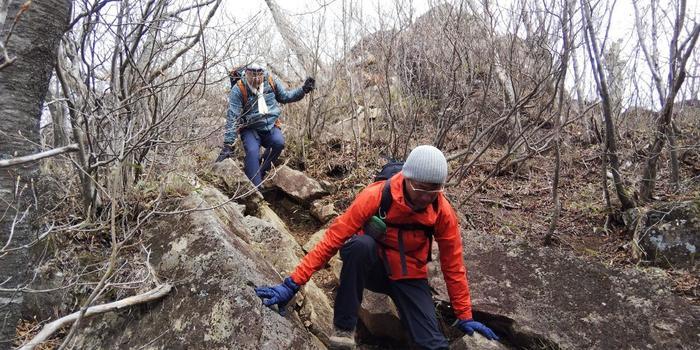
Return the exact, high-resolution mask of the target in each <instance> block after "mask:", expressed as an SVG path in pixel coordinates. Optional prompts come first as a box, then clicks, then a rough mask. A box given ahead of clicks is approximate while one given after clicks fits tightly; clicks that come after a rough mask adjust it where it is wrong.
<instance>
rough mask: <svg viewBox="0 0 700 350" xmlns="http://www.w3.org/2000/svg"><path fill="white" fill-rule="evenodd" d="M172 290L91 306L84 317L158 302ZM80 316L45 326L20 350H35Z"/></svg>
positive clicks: (162, 287) (166, 288)
mask: <svg viewBox="0 0 700 350" xmlns="http://www.w3.org/2000/svg"><path fill="white" fill-rule="evenodd" d="M171 289H172V286H171V285H170V284H162V285H160V286H157V287H156V288H154V289H151V290H149V291H148V292H146V293H143V294H139V295H134V296H132V297H128V298H125V299H122V300H117V301H115V302H112V303H107V304H102V305H96V306H91V307H89V308H88V309H87V311H86V312H85V315H84V316H85V317H89V316H94V315H98V314H102V313H105V312H109V311H114V310H119V309H123V308H125V307H128V306H132V305H138V304H143V303H147V302H149V301H153V300H158V299H160V298H162V297H163V296H165V295H166V294H168V293H169V292H170V290H171ZM78 315H80V311H76V312H74V313H72V314H70V315H68V316H64V317H61V318H59V319H58V320H55V321H53V322H51V323H49V324H47V325H45V326H44V327H43V328H42V329H41V331H40V332H39V333H38V334H37V335H36V336H35V337H34V338H32V340H30V341H29V342H28V343H26V344H24V345H22V347H21V348H19V349H18V350H33V349H34V347H36V346H37V345H39V344H41V343H43V342H44V341H46V340H47V339H48V338H49V337H50V336H51V335H52V334H54V333H55V332H56V331H57V330H59V329H61V328H63V327H65V326H66V325H68V324H69V323H71V322H74V321H75V320H77V319H78Z"/></svg>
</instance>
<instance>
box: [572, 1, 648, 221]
mask: <svg viewBox="0 0 700 350" xmlns="http://www.w3.org/2000/svg"><path fill="white" fill-rule="evenodd" d="M581 7H582V9H581V11H582V13H583V17H584V25H585V32H586V36H585V37H586V38H587V45H586V49H587V50H588V56H589V58H590V62H591V67H592V68H593V73H594V74H593V76H594V77H595V82H596V86H597V87H598V93H599V94H600V98H601V100H602V106H603V122H604V123H605V148H606V150H607V152H606V159H607V161H608V163H609V165H610V170H611V171H612V174H613V182H614V185H615V191H616V192H617V197H618V198H619V199H620V203H621V204H622V210H627V209H630V208H634V207H636V206H637V204H636V203H635V201H634V199H633V198H632V196H631V194H630V193H628V191H627V189H626V188H625V186H624V184H623V181H622V176H621V175H620V160H619V158H618V156H617V143H616V141H615V135H616V134H615V124H614V123H613V120H612V110H611V106H610V95H609V93H608V85H607V79H606V76H605V70H604V68H603V61H602V58H601V57H600V49H599V48H598V39H597V38H596V32H595V29H594V28H593V23H592V22H591V17H592V15H591V7H590V4H589V3H588V2H587V1H586V0H581Z"/></svg>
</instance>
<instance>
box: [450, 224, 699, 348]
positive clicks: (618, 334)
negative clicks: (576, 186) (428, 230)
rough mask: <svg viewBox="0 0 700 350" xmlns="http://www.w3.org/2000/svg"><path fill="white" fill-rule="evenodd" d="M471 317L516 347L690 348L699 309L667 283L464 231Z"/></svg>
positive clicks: (695, 343) (696, 342) (695, 338)
mask: <svg viewBox="0 0 700 350" xmlns="http://www.w3.org/2000/svg"><path fill="white" fill-rule="evenodd" d="M462 236H463V244H464V247H465V261H466V264H467V266H468V267H469V281H470V287H471V295H472V302H473V304H474V308H475V310H476V311H475V315H474V317H475V319H477V320H479V321H482V322H484V323H486V324H488V325H489V326H491V327H492V328H493V329H494V330H496V331H497V333H499V334H501V335H502V336H503V337H504V338H505V339H506V341H507V342H509V343H510V344H513V345H514V346H515V347H521V348H531V347H537V346H540V347H543V348H552V349H697V348H700V337H699V336H698V329H700V308H699V307H698V306H697V305H693V304H691V303H689V302H688V301H687V300H686V299H684V298H681V297H679V296H676V295H674V294H673V293H672V292H671V290H670V289H669V287H668V285H669V283H668V282H669V281H667V280H666V279H664V277H662V276H650V275H648V274H647V273H645V272H644V271H640V270H638V269H623V270H619V269H613V268H609V267H606V266H604V265H602V264H600V263H598V262H592V261H587V260H583V259H581V258H577V257H575V256H573V255H572V254H570V253H567V252H564V251H560V250H558V249H556V248H534V247H531V246H529V245H528V244H527V243H526V242H523V241H519V240H505V239H502V240H501V241H499V240H498V239H497V238H494V237H491V236H484V235H480V234H478V233H477V232H472V231H464V232H463V234H462Z"/></svg>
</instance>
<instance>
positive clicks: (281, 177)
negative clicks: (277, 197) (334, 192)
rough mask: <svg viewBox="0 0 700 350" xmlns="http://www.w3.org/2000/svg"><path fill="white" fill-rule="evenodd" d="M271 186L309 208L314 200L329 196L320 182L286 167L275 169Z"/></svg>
mask: <svg viewBox="0 0 700 350" xmlns="http://www.w3.org/2000/svg"><path fill="white" fill-rule="evenodd" d="M271 186H274V187H277V188H279V189H280V190H281V191H282V192H284V193H286V194H287V195H288V196H290V197H292V198H294V199H295V200H296V201H298V202H299V203H302V204H304V205H305V206H307V207H308V206H309V205H311V203H312V202H313V201H314V200H316V199H318V198H321V197H323V196H325V195H327V194H328V192H327V191H326V190H325V189H324V188H323V186H321V184H319V183H318V181H316V180H314V179H312V178H310V177H308V176H306V175H305V174H304V173H303V172H301V171H298V170H294V169H292V168H290V167H288V166H286V165H282V166H280V167H279V168H276V169H275V172H274V174H272V176H271Z"/></svg>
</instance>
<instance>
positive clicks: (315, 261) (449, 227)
mask: <svg viewBox="0 0 700 350" xmlns="http://www.w3.org/2000/svg"><path fill="white" fill-rule="evenodd" d="M446 178H447V161H446V159H445V156H444V155H443V154H442V152H441V151H440V150H438V149H437V148H435V147H433V146H428V145H424V146H418V147H416V148H415V149H413V150H412V151H411V153H410V154H409V156H408V159H406V162H405V163H404V165H403V168H402V171H401V172H399V173H397V174H396V175H394V176H392V177H391V178H390V179H389V180H387V181H386V182H384V181H382V182H375V183H373V184H371V185H369V186H368V187H367V188H365V189H364V190H363V191H362V192H360V194H358V196H357V197H356V198H355V201H354V202H353V203H352V205H351V206H350V208H348V210H347V211H346V212H345V213H344V214H343V215H341V216H339V217H338V218H337V219H336V220H335V221H334V222H333V223H332V224H331V225H330V227H329V228H328V230H327V231H326V234H325V236H324V237H323V239H322V240H321V241H320V242H319V243H318V244H317V245H316V246H315V247H314V249H313V250H312V251H310V252H309V253H308V254H307V255H306V256H305V257H304V258H303V259H302V261H301V262H300V263H299V265H298V266H297V267H296V269H295V270H294V272H292V274H291V276H290V277H287V278H286V279H285V280H284V282H283V283H281V284H278V285H276V286H272V287H260V288H256V293H257V295H258V296H259V297H261V298H263V302H264V303H265V305H268V306H270V305H274V304H277V305H278V308H279V310H280V313H283V312H284V308H285V306H286V304H287V303H288V302H289V301H290V300H291V299H292V297H293V296H294V294H295V293H296V292H297V291H298V290H299V288H300V286H302V285H304V284H305V283H306V282H308V280H309V279H310V278H311V275H312V274H313V273H314V272H316V271H318V270H319V269H321V268H322V267H323V266H324V265H325V264H326V263H327V262H328V260H330V258H331V257H332V256H333V255H335V254H336V252H338V250H340V256H341V258H342V260H343V267H342V270H341V273H340V286H339V288H338V291H337V295H336V299H335V305H334V319H333V323H334V328H335V329H334V334H333V336H332V337H330V341H331V345H332V346H334V347H336V348H354V346H355V341H354V330H355V326H356V324H357V313H358V310H359V307H360V304H361V302H362V292H363V290H364V289H365V288H367V289H369V290H372V291H374V292H378V293H384V294H387V295H389V296H390V297H391V298H392V300H393V301H394V303H395V304H396V306H397V309H398V310H399V315H400V317H401V321H402V323H403V325H404V326H405V328H406V329H407V330H408V332H409V334H410V335H411V338H412V340H413V341H414V342H415V343H416V344H417V345H418V346H420V347H421V348H424V349H447V348H448V343H447V340H446V339H445V337H444V335H443V334H442V333H441V332H440V330H439V328H438V322H437V319H436V315H435V306H434V305H433V302H432V298H431V294H430V293H431V292H430V288H429V285H428V280H427V277H428V270H427V263H428V261H429V260H430V249H431V243H432V240H433V239H434V240H435V241H436V242H437V244H438V248H439V249H440V266H441V268H442V272H443V275H444V278H445V283H446V285H447V290H448V294H449V296H450V300H451V302H452V306H453V309H454V312H455V315H456V316H457V319H458V321H457V322H456V326H457V327H459V328H460V329H462V330H463V331H464V332H466V333H468V334H469V335H472V334H473V332H474V331H478V332H479V333H481V334H483V335H484V336H485V337H487V338H489V339H496V340H497V339H498V336H496V334H495V333H494V332H493V331H492V330H491V329H489V328H488V327H487V326H485V325H483V324H482V323H480V322H477V321H474V320H473V316H472V307H471V299H470V296H469V285H468V282H467V270H466V267H465V266H464V261H463V258H462V240H461V237H460V233H459V226H458V223H457V217H456V214H455V212H454V210H453V209H452V206H451V205H450V203H449V202H448V201H447V199H446V198H445V196H444V194H443V186H444V183H445V180H446ZM387 195H388V196H389V197H388V198H389V200H390V202H389V205H386V204H385V203H386V202H384V203H380V202H383V201H386V198H387ZM387 208H388V209H387ZM382 210H385V212H382ZM375 215H376V216H377V217H380V218H381V219H383V220H378V218H377V217H375V218H373V216H375ZM368 223H372V224H368ZM383 225H386V226H385V227H383Z"/></svg>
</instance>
